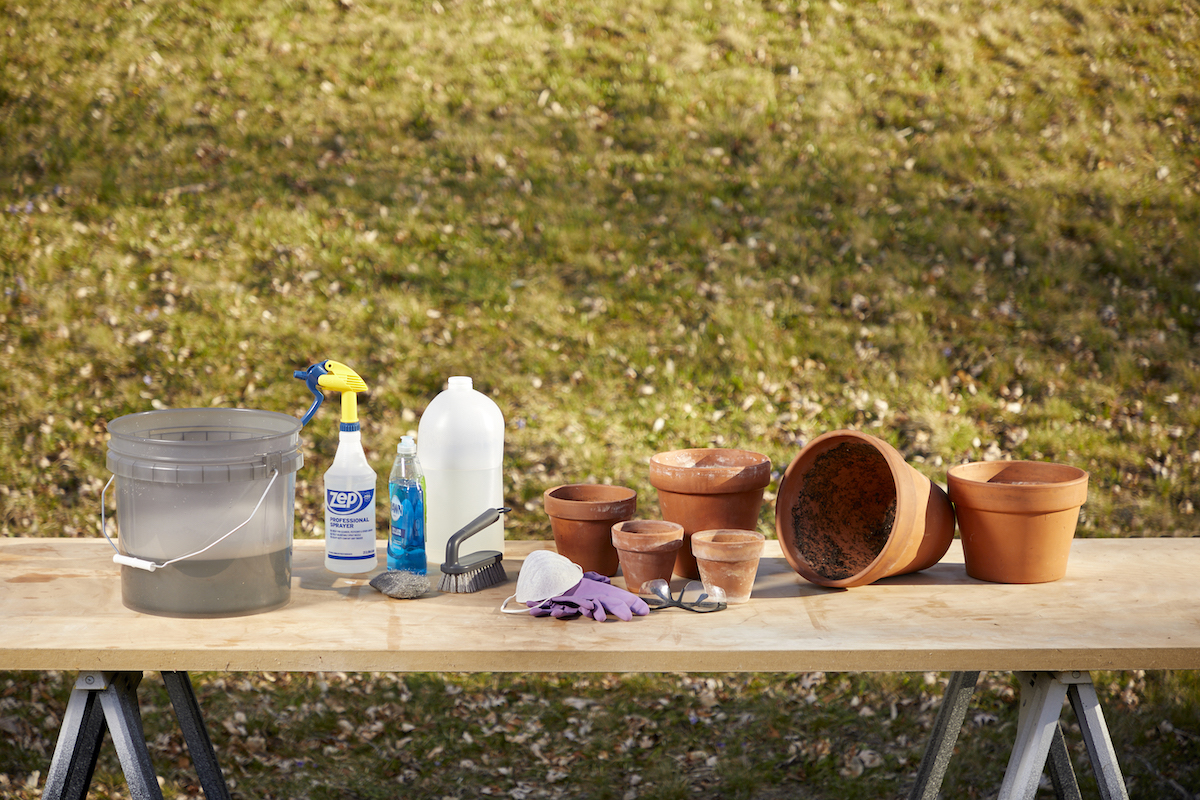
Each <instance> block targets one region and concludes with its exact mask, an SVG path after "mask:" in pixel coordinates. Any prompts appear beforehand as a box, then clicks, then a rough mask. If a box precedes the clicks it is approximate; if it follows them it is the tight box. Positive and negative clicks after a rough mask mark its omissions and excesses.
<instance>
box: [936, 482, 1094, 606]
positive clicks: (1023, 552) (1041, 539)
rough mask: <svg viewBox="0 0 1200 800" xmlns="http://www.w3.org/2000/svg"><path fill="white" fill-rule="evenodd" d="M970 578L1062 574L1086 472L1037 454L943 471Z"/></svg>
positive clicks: (1010, 579) (1022, 579)
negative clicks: (1037, 458)
mask: <svg viewBox="0 0 1200 800" xmlns="http://www.w3.org/2000/svg"><path fill="white" fill-rule="evenodd" d="M947 482H948V486H949V490H950V500H951V501H952V502H953V503H954V510H955V514H956V515H957V516H958V529H959V533H960V534H961V536H962V546H963V559H964V560H965V561H966V563H967V574H968V575H970V576H971V577H972V578H978V579H980V580H984V581H992V582H994V583H1045V582H1047V581H1056V580H1058V579H1059V578H1061V577H1063V576H1064V575H1066V574H1067V556H1068V555H1070V552H1071V540H1072V539H1073V538H1075V526H1076V525H1077V524H1078V523H1079V508H1080V506H1082V505H1083V503H1084V501H1085V500H1087V486H1088V474H1087V473H1086V472H1084V471H1083V470H1081V469H1079V468H1077V467H1071V466H1067V465H1065V464H1052V463H1048V462H1040V461H979V462H975V463H972V464H959V465H958V466H956V467H952V468H951V469H950V472H949V473H948V474H947Z"/></svg>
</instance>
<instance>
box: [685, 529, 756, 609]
mask: <svg viewBox="0 0 1200 800" xmlns="http://www.w3.org/2000/svg"><path fill="white" fill-rule="evenodd" d="M765 539H766V537H764V536H763V535H762V534H761V533H759V532H758V531H738V530H717V531H698V532H696V533H693V534H692V551H693V552H694V553H695V554H696V564H697V565H698V566H699V567H700V580H701V581H703V582H704V586H705V588H710V587H713V586H720V587H721V588H722V589H724V590H725V600H726V602H728V603H744V602H746V601H747V600H749V599H750V592H751V590H753V589H754V577H755V576H756V575H757V574H758V560H759V558H761V557H762V551H763V542H764V541H765Z"/></svg>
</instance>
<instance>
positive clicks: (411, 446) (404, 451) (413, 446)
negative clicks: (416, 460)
mask: <svg viewBox="0 0 1200 800" xmlns="http://www.w3.org/2000/svg"><path fill="white" fill-rule="evenodd" d="M396 452H397V453H399V454H400V455H405V456H411V455H415V454H416V452H417V443H416V442H415V441H413V437H411V436H401V437H400V443H399V444H397V445H396Z"/></svg>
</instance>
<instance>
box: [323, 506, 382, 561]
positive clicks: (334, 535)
mask: <svg viewBox="0 0 1200 800" xmlns="http://www.w3.org/2000/svg"><path fill="white" fill-rule="evenodd" d="M325 540H326V541H325V555H326V556H328V557H329V558H333V559H337V560H339V561H365V560H367V559H371V558H374V557H375V490H374V489H362V490H357V491H356V490H352V489H326V490H325Z"/></svg>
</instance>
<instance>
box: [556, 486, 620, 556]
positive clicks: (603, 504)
mask: <svg viewBox="0 0 1200 800" xmlns="http://www.w3.org/2000/svg"><path fill="white" fill-rule="evenodd" d="M542 503H543V505H544V507H545V509H546V514H547V515H548V516H549V517H550V528H551V530H552V531H554V546H555V547H556V548H557V549H558V552H559V554H560V555H564V556H566V557H567V558H569V559H571V560H572V561H574V562H575V563H576V564H578V565H579V566H581V567H583V571H584V572H598V573H600V574H601V575H606V576H608V577H612V576H613V575H616V574H617V566H618V563H619V562H618V560H617V550H616V548H615V547H613V543H612V526H613V525H614V524H616V523H618V522H620V521H621V520H626V519H633V515H634V514H635V513H636V512H637V492H635V491H634V490H633V489H628V488H626V487H624V486H605V485H602V484H592V483H569V484H565V485H563V486H555V487H554V488H552V489H547V490H546V491H545V493H544V494H543V495H542Z"/></svg>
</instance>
